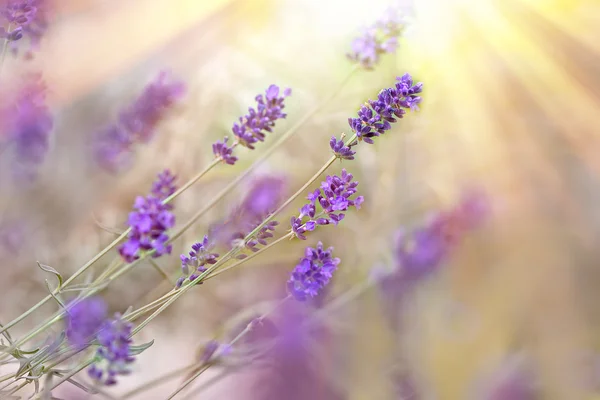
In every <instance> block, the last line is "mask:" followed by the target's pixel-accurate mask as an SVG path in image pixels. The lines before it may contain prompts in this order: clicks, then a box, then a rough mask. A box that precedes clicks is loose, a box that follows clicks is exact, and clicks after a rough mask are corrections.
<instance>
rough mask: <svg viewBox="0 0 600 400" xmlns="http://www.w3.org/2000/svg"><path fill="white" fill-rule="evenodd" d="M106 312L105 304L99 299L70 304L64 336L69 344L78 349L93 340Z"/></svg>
mask: <svg viewBox="0 0 600 400" xmlns="http://www.w3.org/2000/svg"><path fill="white" fill-rule="evenodd" d="M106 312H107V306H106V303H105V302H104V300H102V298H100V297H90V298H87V299H83V300H81V301H73V302H71V303H70V304H69V305H68V306H67V313H66V335H67V340H68V341H69V343H71V345H73V346H76V347H80V346H84V345H86V344H88V343H89V342H90V340H92V339H94V337H95V335H96V333H97V332H98V330H99V329H100V326H101V325H102V323H103V322H104V319H105V318H106Z"/></svg>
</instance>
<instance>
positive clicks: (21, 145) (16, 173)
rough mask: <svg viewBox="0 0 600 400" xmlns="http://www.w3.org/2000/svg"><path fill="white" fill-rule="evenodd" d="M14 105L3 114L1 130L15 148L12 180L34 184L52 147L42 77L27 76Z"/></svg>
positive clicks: (48, 114)
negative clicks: (32, 181) (33, 181)
mask: <svg viewBox="0 0 600 400" xmlns="http://www.w3.org/2000/svg"><path fill="white" fill-rule="evenodd" d="M26 79H27V80H26V82H25V84H24V86H23V87H21V88H20V90H19V92H18V94H17V96H16V98H15V99H14V101H13V102H12V104H11V105H10V106H8V107H6V108H5V109H3V110H2V111H1V113H0V114H1V115H0V116H1V117H2V120H3V121H2V129H3V130H4V131H5V132H6V136H7V138H8V140H9V142H8V143H6V144H5V146H10V147H13V157H14V164H13V171H12V172H13V178H14V179H15V180H16V181H19V182H21V183H23V182H28V181H31V180H32V179H34V178H35V176H36V175H37V172H38V167H39V166H40V165H41V164H42V163H43V162H44V159H45V158H46V154H47V153H48V150H49V148H50V133H51V131H52V127H53V119H52V115H51V114H50V110H49V109H48V107H47V106H46V104H45V98H46V86H45V84H44V82H43V80H42V79H41V75H30V76H27V78H26Z"/></svg>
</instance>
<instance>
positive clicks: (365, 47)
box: [347, 9, 405, 69]
mask: <svg viewBox="0 0 600 400" xmlns="http://www.w3.org/2000/svg"><path fill="white" fill-rule="evenodd" d="M404 24H405V22H404V20H403V19H402V17H401V15H400V14H399V12H398V10H395V9H389V10H387V11H386V13H385V14H384V16H383V17H382V18H380V19H379V20H378V21H376V22H375V23H374V24H373V25H372V26H369V27H367V28H365V29H364V30H363V34H362V36H359V37H358V38H356V39H354V41H353V42H352V45H351V47H352V51H351V52H350V53H349V54H348V55H347V56H348V58H349V59H350V60H352V61H354V62H357V63H359V64H360V65H361V66H362V67H363V68H366V69H372V68H373V67H374V66H375V65H376V64H377V63H378V62H379V57H380V56H381V55H382V54H385V53H394V52H395V51H396V48H397V47H398V37H399V36H400V35H401V34H402V31H403V30H404Z"/></svg>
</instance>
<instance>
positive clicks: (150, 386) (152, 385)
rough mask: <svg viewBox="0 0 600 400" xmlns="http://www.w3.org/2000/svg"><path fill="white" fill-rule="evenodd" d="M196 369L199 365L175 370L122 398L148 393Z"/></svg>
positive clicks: (195, 364) (194, 364)
mask: <svg viewBox="0 0 600 400" xmlns="http://www.w3.org/2000/svg"><path fill="white" fill-rule="evenodd" d="M194 367H198V363H193V364H190V365H186V366H185V367H181V368H178V369H176V370H173V371H171V372H169V373H167V374H165V375H163V376H160V377H158V378H156V379H153V380H152V382H148V383H145V384H143V385H140V386H138V387H136V388H135V389H132V390H130V391H129V392H127V393H125V394H124V395H123V396H121V400H125V399H128V398H131V397H134V396H136V395H138V394H140V393H143V392H146V391H148V390H150V389H153V388H155V387H157V386H160V385H162V384H163V383H165V382H168V381H170V380H171V379H175V378H177V377H178V376H179V375H181V374H182V373H184V372H187V371H189V370H191V369H193V368H194Z"/></svg>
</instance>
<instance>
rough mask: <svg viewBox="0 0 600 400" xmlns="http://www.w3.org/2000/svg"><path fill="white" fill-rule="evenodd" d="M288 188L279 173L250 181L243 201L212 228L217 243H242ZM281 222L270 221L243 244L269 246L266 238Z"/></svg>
mask: <svg viewBox="0 0 600 400" xmlns="http://www.w3.org/2000/svg"><path fill="white" fill-rule="evenodd" d="M286 190H287V184H286V180H285V179H284V178H283V177H280V176H269V175H267V176H261V177H259V178H257V179H255V180H253V181H252V182H251V184H250V188H249V191H248V194H247V195H246V196H245V197H244V199H243V200H242V201H241V203H240V204H238V205H237V206H235V207H234V208H233V209H232V211H231V212H230V213H229V215H228V217H227V218H226V219H225V221H222V222H220V223H217V224H214V225H213V226H212V227H211V233H210V234H211V237H213V238H214V239H215V241H216V242H217V243H220V244H223V245H224V246H225V247H228V248H232V247H234V246H238V245H239V244H240V240H242V239H244V238H245V237H246V235H248V234H249V233H250V232H252V231H253V230H254V229H255V228H256V227H257V226H259V225H260V224H261V223H262V221H264V219H265V218H267V217H268V216H269V215H270V214H271V213H272V212H273V211H275V209H277V207H279V205H280V204H281V201H282V200H283V197H284V194H285V192H286ZM277 225H278V223H277V222H276V221H271V222H270V223H269V224H267V225H265V226H264V227H263V228H262V229H261V230H260V231H259V232H258V233H257V235H256V237H255V238H253V239H251V240H249V241H248V242H247V243H244V244H243V245H244V246H246V247H248V248H249V249H250V250H253V251H256V250H258V249H257V248H256V245H257V244H259V243H260V244H263V245H266V239H268V238H271V237H273V234H272V233H271V232H273V231H274V230H275V226H277Z"/></svg>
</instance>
